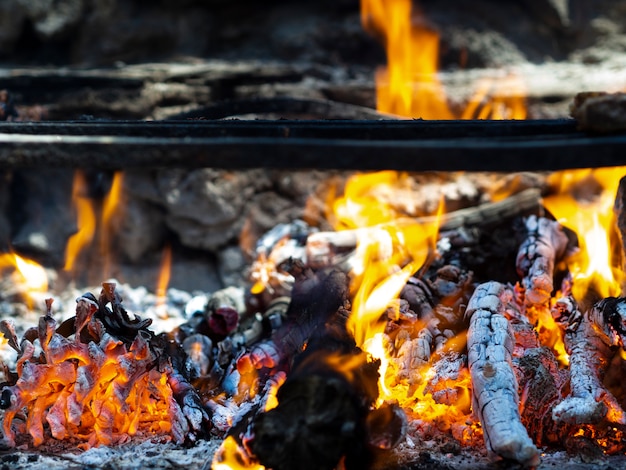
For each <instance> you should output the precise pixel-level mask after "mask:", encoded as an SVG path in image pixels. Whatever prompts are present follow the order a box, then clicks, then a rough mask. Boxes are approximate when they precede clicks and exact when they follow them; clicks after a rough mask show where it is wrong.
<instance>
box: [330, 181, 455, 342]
mask: <svg viewBox="0 0 626 470" xmlns="http://www.w3.org/2000/svg"><path fill="white" fill-rule="evenodd" d="M406 178H408V176H407V175H406V174H402V173H397V172H394V171H382V172H377V173H369V174H363V175H355V176H353V177H351V178H350V179H349V180H348V181H347V183H346V187H345V191H344V195H343V196H342V197H339V198H337V199H336V200H334V201H332V204H331V205H332V207H333V211H332V212H333V214H334V222H335V228H336V229H337V230H342V229H351V228H355V227H360V228H359V232H358V236H357V248H356V253H355V256H354V257H353V259H352V266H351V268H352V274H353V276H354V277H353V280H352V288H351V289H352V291H353V293H354V298H353V305H352V315H351V316H350V318H349V320H348V330H349V331H350V332H351V333H352V334H353V335H354V337H355V339H356V341H357V344H358V345H360V346H361V345H363V344H364V343H365V341H366V340H367V339H368V338H371V337H373V336H374V335H375V334H376V333H379V332H381V331H382V329H383V328H384V323H383V322H378V321H377V320H378V319H379V318H380V316H381V315H382V313H383V312H384V311H385V310H386V308H387V307H388V305H389V303H390V302H391V301H392V300H393V299H395V298H397V296H398V294H399V293H400V290H401V289H402V287H403V286H404V285H405V284H406V282H407V281H408V279H409V277H411V276H412V275H413V274H415V272H417V270H418V269H419V268H420V267H421V266H422V265H423V264H424V263H425V262H426V259H427V257H428V255H429V253H430V252H431V251H432V249H433V248H434V244H435V240H436V237H437V233H438V227H439V217H435V218H434V220H433V221H432V222H430V223H426V224H423V225H422V224H418V223H416V222H415V221H413V220H410V219H407V218H403V217H402V215H401V214H399V213H398V211H397V210H395V209H394V208H393V207H392V205H391V204H390V203H387V202H385V201H384V200H381V199H380V198H379V197H378V196H377V194H378V193H379V192H380V191H383V192H384V191H387V192H389V191H391V190H392V189H393V188H394V186H395V185H396V184H398V183H401V182H403V181H404V180H405V179H406ZM442 208H443V206H442V205H440V207H439V215H441V210H442Z"/></svg>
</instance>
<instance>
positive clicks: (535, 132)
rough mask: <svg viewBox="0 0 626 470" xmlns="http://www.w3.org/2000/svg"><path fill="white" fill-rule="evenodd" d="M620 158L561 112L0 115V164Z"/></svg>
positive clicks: (523, 166)
mask: <svg viewBox="0 0 626 470" xmlns="http://www.w3.org/2000/svg"><path fill="white" fill-rule="evenodd" d="M617 165H626V135H609V136H590V135H586V134H584V133H582V132H579V131H577V130H576V128H575V122H574V121H571V120H538V121H419V120H417V121H392V120H389V121H349V120H347V121H332V120H329V121H283V120H278V121H238V120H231V121H201V120H198V121H158V122H143V121H85V122H83V121H68V122H41V123H19V122H12V123H0V168H28V167H41V166H47V167H76V168H102V169H124V168H133V167H135V168H136V167H142V168H146V167H152V168H157V167H187V168H197V167H214V168H223V169H247V168H282V169H344V170H380V169H393V170H406V171H461V170H462V171H537V170H559V169H566V168H586V167H601V166H617Z"/></svg>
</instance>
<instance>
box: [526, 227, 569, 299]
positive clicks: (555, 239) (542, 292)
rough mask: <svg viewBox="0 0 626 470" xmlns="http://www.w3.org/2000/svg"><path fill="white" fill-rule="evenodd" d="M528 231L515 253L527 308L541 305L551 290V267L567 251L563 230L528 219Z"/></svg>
mask: <svg viewBox="0 0 626 470" xmlns="http://www.w3.org/2000/svg"><path fill="white" fill-rule="evenodd" d="M524 222H525V225H526V230H527V231H528V233H527V235H526V239H525V240H524V241H523V242H522V244H521V246H520V248H519V251H518V253H517V260H516V266H517V272H518V274H519V276H520V277H521V278H522V286H523V287H524V289H525V293H526V302H527V304H529V305H540V304H545V303H546V302H547V301H548V300H549V299H550V296H551V294H552V291H553V290H554V266H555V263H556V262H558V261H559V260H560V259H561V258H563V256H565V254H566V253H567V251H568V238H567V235H566V234H565V233H564V231H563V227H562V226H561V224H559V223H558V222H556V221H553V220H549V219H546V218H544V217H537V216H534V215H532V216H530V217H528V218H527V219H526V220H525V221H524Z"/></svg>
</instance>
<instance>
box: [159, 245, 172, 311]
mask: <svg viewBox="0 0 626 470" xmlns="http://www.w3.org/2000/svg"><path fill="white" fill-rule="evenodd" d="M171 269H172V247H171V246H170V245H166V247H165V248H164V249H163V255H162V257H161V267H160V268H159V277H158V279H157V285H156V292H155V293H156V307H157V309H159V308H160V309H162V308H163V307H164V305H165V298H166V297H167V286H168V285H169V283H170V275H171Z"/></svg>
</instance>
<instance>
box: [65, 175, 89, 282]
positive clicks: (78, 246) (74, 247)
mask: <svg viewBox="0 0 626 470" xmlns="http://www.w3.org/2000/svg"><path fill="white" fill-rule="evenodd" d="M87 194H88V187H87V180H86V179H85V175H84V174H83V173H82V172H80V171H77V172H76V173H75V174H74V185H73V188H72V202H73V204H74V207H76V221H77V225H78V231H77V232H76V233H75V234H74V235H72V236H71V237H70V239H69V240H68V241H67V247H66V253H65V267H64V269H65V270H66V271H73V270H74V267H75V263H76V259H77V257H78V254H79V253H80V252H81V250H82V249H83V248H84V247H85V246H87V245H89V243H91V241H92V240H93V238H94V236H95V233H96V215H95V209H94V206H93V202H92V201H91V200H90V199H88V198H87V196H86V195H87Z"/></svg>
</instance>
